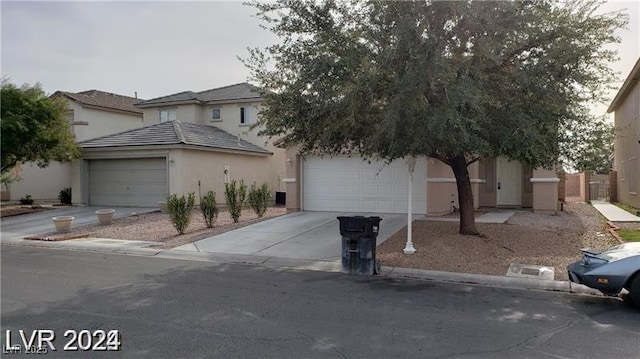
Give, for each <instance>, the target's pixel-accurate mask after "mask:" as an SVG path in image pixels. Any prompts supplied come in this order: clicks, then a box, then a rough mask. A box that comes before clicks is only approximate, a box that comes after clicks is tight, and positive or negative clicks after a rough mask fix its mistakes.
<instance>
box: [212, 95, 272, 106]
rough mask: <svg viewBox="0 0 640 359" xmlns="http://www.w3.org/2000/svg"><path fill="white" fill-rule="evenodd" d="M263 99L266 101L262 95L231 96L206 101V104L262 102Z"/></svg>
mask: <svg viewBox="0 0 640 359" xmlns="http://www.w3.org/2000/svg"><path fill="white" fill-rule="evenodd" d="M262 101H264V98H262V97H245V98H230V99H220V100H211V101H205V104H207V105H223V104H232V103H251V102H262Z"/></svg>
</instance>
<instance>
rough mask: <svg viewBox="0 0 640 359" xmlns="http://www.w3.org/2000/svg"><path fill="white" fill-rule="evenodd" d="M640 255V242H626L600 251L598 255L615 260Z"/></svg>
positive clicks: (610, 260)
mask: <svg viewBox="0 0 640 359" xmlns="http://www.w3.org/2000/svg"><path fill="white" fill-rule="evenodd" d="M637 255H640V242H633V243H625V244H621V245H618V246H615V247H611V248H609V249H607V250H606V251H604V252H600V253H599V254H598V257H600V258H603V259H606V260H608V261H609V262H615V261H617V260H620V259H624V258H627V257H631V256H637Z"/></svg>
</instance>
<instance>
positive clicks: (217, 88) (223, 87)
mask: <svg viewBox="0 0 640 359" xmlns="http://www.w3.org/2000/svg"><path fill="white" fill-rule="evenodd" d="M238 85H248V86H249V87H252V85H251V84H250V83H248V82H246V81H245V82H238V83H235V84H232V85H226V86H222V87H214V88H211V89H208V90H202V91H198V92H196V93H197V94H201V93H203V92H209V91H214V90H222V89H226V88H228V87H233V86H238Z"/></svg>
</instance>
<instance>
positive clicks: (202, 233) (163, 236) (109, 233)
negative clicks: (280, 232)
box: [30, 207, 286, 249]
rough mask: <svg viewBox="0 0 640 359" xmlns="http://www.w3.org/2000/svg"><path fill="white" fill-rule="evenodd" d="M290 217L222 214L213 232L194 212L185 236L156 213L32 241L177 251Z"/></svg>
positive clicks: (270, 212) (271, 211)
mask: <svg viewBox="0 0 640 359" xmlns="http://www.w3.org/2000/svg"><path fill="white" fill-rule="evenodd" d="M285 213H286V209H285V208H283V207H270V208H268V209H267V212H266V213H265V215H264V217H262V218H258V216H257V215H256V214H255V212H253V211H252V210H250V209H245V210H243V211H242V215H241V216H240V221H239V222H238V223H233V220H232V219H231V216H230V215H229V212H227V211H221V212H220V213H219V214H218V219H217V220H216V222H215V223H214V226H213V228H207V226H206V224H205V222H204V218H203V217H202V212H200V210H199V209H194V210H193V213H192V215H191V222H190V223H189V226H188V227H187V230H186V231H185V233H184V234H183V235H178V232H177V231H176V229H175V228H174V227H173V224H171V220H170V219H169V215H168V214H164V213H160V212H155V213H145V214H139V215H134V216H130V217H126V218H119V219H115V220H114V221H113V223H112V224H110V225H106V226H102V225H99V224H94V225H89V226H81V227H74V228H72V229H71V231H70V232H68V233H65V234H57V233H55V232H49V233H41V234H37V235H34V236H30V238H39V239H45V238H46V239H47V240H60V239H73V238H79V237H94V238H110V239H128V240H138V241H150V242H157V243H156V244H155V245H154V246H153V247H155V248H164V249H168V248H174V247H177V246H181V245H183V244H187V243H191V242H195V241H198V240H200V239H204V238H209V237H212V236H215V235H218V234H221V233H224V232H227V231H232V230H234V229H237V228H241V227H245V226H248V225H250V224H253V223H257V222H260V221H264V220H265V219H268V218H272V217H276V216H281V215H283V214H285Z"/></svg>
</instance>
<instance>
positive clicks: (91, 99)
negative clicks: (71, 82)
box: [52, 90, 143, 114]
mask: <svg viewBox="0 0 640 359" xmlns="http://www.w3.org/2000/svg"><path fill="white" fill-rule="evenodd" d="M58 94H59V95H62V96H65V97H67V98H69V99H71V100H73V101H76V102H78V103H79V104H81V105H89V106H96V107H103V108H106V109H112V110H120V111H126V112H133V113H136V114H142V111H141V110H140V109H138V108H136V107H135V106H133V105H134V104H136V103H138V102H140V101H143V100H142V99H139V98H134V97H129V96H123V95H118V94H114V93H110V92H104V91H98V90H88V91H82V92H77V93H74V92H66V91H57V92H56V93H54V94H53V95H52V96H55V95H58Z"/></svg>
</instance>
